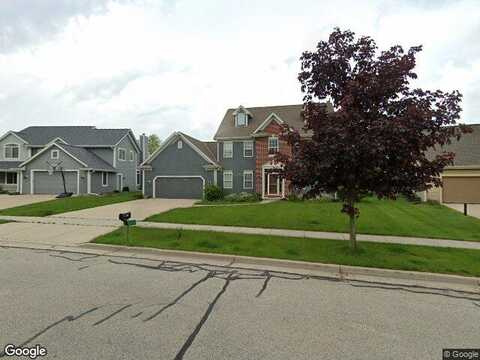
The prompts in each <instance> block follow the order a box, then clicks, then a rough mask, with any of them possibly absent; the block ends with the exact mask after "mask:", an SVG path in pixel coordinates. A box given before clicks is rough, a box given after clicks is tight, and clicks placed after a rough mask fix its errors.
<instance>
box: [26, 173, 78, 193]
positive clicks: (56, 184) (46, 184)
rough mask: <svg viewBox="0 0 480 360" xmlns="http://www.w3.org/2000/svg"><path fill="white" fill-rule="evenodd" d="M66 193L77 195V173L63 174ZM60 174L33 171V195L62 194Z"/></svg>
mask: <svg viewBox="0 0 480 360" xmlns="http://www.w3.org/2000/svg"><path fill="white" fill-rule="evenodd" d="M64 175H65V185H66V187H67V192H73V193H74V194H76V193H77V181H78V178H77V172H72V171H70V172H68V171H65V172H64ZM63 191H64V190H63V181H62V174H61V173H60V172H58V171H56V172H54V173H53V174H52V175H49V174H48V171H41V172H40V171H35V172H34V175H33V193H34V194H60V193H63Z"/></svg>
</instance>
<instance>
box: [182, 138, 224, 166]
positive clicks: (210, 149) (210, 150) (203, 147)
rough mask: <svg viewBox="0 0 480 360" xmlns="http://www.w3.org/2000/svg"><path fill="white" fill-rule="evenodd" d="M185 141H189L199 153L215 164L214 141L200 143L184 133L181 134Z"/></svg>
mask: <svg viewBox="0 0 480 360" xmlns="http://www.w3.org/2000/svg"><path fill="white" fill-rule="evenodd" d="M181 134H182V135H183V136H184V137H185V138H186V139H187V140H189V141H190V142H191V143H192V144H193V145H195V146H196V147H197V148H198V149H199V150H200V151H202V152H203V153H204V154H205V155H207V157H208V158H209V159H210V160H211V161H212V162H215V160H216V159H217V155H216V154H217V143H216V142H215V141H202V140H198V139H195V138H194V137H191V136H189V135H187V134H185V133H181Z"/></svg>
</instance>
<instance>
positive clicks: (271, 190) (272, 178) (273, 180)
mask: <svg viewBox="0 0 480 360" xmlns="http://www.w3.org/2000/svg"><path fill="white" fill-rule="evenodd" d="M265 175H266V178H267V179H266V180H267V181H266V194H267V195H268V196H280V195H282V185H283V181H282V179H281V178H280V174H279V173H278V172H276V171H268V170H267V171H266V173H265Z"/></svg>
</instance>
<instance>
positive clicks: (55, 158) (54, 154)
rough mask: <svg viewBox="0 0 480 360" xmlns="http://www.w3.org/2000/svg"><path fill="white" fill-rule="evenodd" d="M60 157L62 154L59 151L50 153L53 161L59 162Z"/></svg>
mask: <svg viewBox="0 0 480 360" xmlns="http://www.w3.org/2000/svg"><path fill="white" fill-rule="evenodd" d="M59 157H60V152H59V151H58V150H52V151H51V152H50V158H51V159H52V160H58V159H59Z"/></svg>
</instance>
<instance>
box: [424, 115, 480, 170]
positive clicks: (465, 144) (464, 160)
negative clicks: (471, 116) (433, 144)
mask: <svg viewBox="0 0 480 360" xmlns="http://www.w3.org/2000/svg"><path fill="white" fill-rule="evenodd" d="M467 125H468V126H470V127H471V128H472V130H473V132H472V133H469V134H463V135H462V137H461V138H460V141H457V140H456V139H453V140H452V143H451V144H450V145H446V146H444V147H442V148H437V149H435V150H432V151H430V152H429V154H428V155H429V157H433V156H434V155H435V154H439V153H442V152H453V153H455V159H454V164H453V166H480V124H467Z"/></svg>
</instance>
